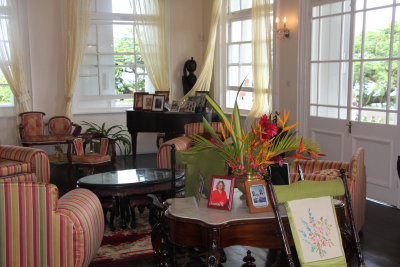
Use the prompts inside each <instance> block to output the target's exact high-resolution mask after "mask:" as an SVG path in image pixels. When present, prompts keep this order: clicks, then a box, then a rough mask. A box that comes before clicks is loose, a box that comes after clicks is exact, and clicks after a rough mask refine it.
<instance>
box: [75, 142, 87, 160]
mask: <svg viewBox="0 0 400 267" xmlns="http://www.w3.org/2000/svg"><path fill="white" fill-rule="evenodd" d="M74 148H75V152H76V155H77V156H83V155H84V154H85V151H84V150H83V140H82V138H75V139H74Z"/></svg>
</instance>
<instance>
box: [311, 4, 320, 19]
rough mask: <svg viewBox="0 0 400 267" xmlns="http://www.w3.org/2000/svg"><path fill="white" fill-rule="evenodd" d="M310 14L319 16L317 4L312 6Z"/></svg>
mask: <svg viewBox="0 0 400 267" xmlns="http://www.w3.org/2000/svg"><path fill="white" fill-rule="evenodd" d="M312 16H313V17H319V6H315V7H313V8H312Z"/></svg>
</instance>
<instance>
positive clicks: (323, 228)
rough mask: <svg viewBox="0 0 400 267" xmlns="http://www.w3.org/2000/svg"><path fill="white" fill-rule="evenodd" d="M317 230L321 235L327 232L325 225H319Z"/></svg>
mask: <svg viewBox="0 0 400 267" xmlns="http://www.w3.org/2000/svg"><path fill="white" fill-rule="evenodd" d="M317 230H318V232H319V233H320V234H321V235H325V234H326V227H325V226H318V227H317Z"/></svg>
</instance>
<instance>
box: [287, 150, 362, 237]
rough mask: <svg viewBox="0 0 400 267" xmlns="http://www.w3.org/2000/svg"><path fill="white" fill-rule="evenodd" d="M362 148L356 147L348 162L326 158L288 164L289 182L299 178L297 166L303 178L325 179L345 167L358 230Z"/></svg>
mask: <svg viewBox="0 0 400 267" xmlns="http://www.w3.org/2000/svg"><path fill="white" fill-rule="evenodd" d="M364 153H365V150H364V148H362V147H360V148H358V149H357V150H356V151H355V153H354V154H353V156H352V158H351V160H350V162H341V161H328V160H318V161H314V160H295V161H293V162H292V163H291V164H290V171H289V172H290V182H291V183H294V182H296V181H297V180H298V179H299V174H298V166H299V165H300V166H301V169H302V172H303V174H304V179H305V180H313V181H326V180H332V179H337V177H338V176H339V175H340V172H339V170H340V169H342V168H343V169H345V170H346V172H347V175H348V180H347V181H348V185H349V191H350V194H351V203H352V207H353V215H354V220H355V223H356V226H357V230H358V231H360V230H361V228H362V226H363V225H364V220H365V204H366V188H367V180H366V179H367V177H366V171H365V165H364Z"/></svg>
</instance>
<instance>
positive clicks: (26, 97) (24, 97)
mask: <svg viewBox="0 0 400 267" xmlns="http://www.w3.org/2000/svg"><path fill="white" fill-rule="evenodd" d="M30 99H31V96H30V95H29V94H24V95H21V96H18V97H17V100H18V103H22V102H27V101H29V100H30Z"/></svg>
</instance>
